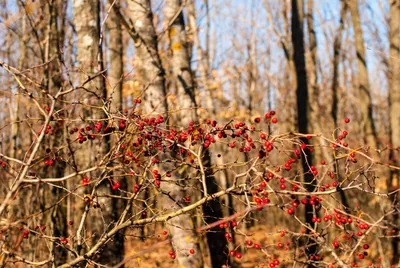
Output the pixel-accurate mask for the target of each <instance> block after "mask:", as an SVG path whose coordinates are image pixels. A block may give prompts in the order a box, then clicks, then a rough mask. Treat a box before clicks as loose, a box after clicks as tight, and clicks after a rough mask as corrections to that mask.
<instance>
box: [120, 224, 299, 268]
mask: <svg viewBox="0 0 400 268" xmlns="http://www.w3.org/2000/svg"><path fill="white" fill-rule="evenodd" d="M266 229H267V228H266V227H265V226H260V225H258V226H256V227H252V228H250V229H249V230H247V231H246V233H247V235H248V237H247V238H245V236H243V235H240V232H239V233H236V236H235V245H236V247H237V251H239V252H242V253H243V257H242V258H241V259H240V260H239V259H236V258H234V257H233V258H231V267H243V268H250V267H252V268H254V267H269V266H268V265H269V263H270V262H271V261H273V260H274V259H275V258H278V259H279V261H280V263H281V264H284V263H285V259H284V258H282V256H291V255H292V253H293V252H291V247H290V245H289V247H288V248H287V249H285V247H286V243H288V242H289V243H292V242H291V241H290V240H289V239H290V238H288V237H287V236H286V237H282V236H281V234H280V232H279V230H275V232H274V233H275V234H273V235H271V233H269V234H267V233H266V232H265V230H266ZM270 231H271V230H270ZM155 233H156V234H155V235H153V236H152V238H149V239H146V240H145V241H142V242H138V241H140V239H137V238H135V239H129V238H128V242H127V243H126V251H125V252H126V257H125V260H124V261H125V267H127V268H134V267H135V268H136V267H141V268H153V267H160V268H180V267H179V265H178V264H177V262H176V261H175V260H173V259H171V258H170V256H169V251H170V250H171V246H170V244H169V241H168V238H167V237H166V236H165V235H163V234H162V230H158V232H155ZM132 235H134V236H138V233H136V234H132ZM246 240H251V241H252V242H253V243H259V244H261V245H262V247H263V249H262V250H260V249H254V248H253V247H252V246H251V247H247V246H246ZM278 243H282V244H283V248H279V247H278V246H277V245H278ZM230 248H234V246H233V244H232V243H230ZM204 259H205V260H206V263H207V262H209V256H204ZM204 267H209V266H208V265H205V266H204ZM279 267H284V265H280V266H279Z"/></svg>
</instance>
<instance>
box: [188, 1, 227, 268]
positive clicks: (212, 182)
mask: <svg viewBox="0 0 400 268" xmlns="http://www.w3.org/2000/svg"><path fill="white" fill-rule="evenodd" d="M188 21H189V26H190V30H191V32H192V38H193V40H194V45H195V47H196V53H197V61H198V66H199V73H200V78H199V80H200V82H201V85H202V87H203V90H204V94H205V99H206V100H205V102H206V108H207V112H208V116H213V117H214V118H216V108H215V103H214V101H213V98H212V93H211V92H210V86H209V85H210V83H209V80H208V73H209V66H208V65H207V62H208V61H207V60H204V54H205V53H204V51H203V49H202V47H201V44H200V39H199V34H198V29H197V17H196V8H195V1H194V0H190V1H189V4H188ZM215 150H218V151H219V150H222V148H221V147H219V145H217V146H216V149H214V148H213V149H211V150H206V151H205V155H204V158H203V159H204V166H205V167H206V173H207V174H206V175H207V192H208V194H212V193H215V192H217V191H218V189H219V185H218V184H217V182H216V177H215V176H212V175H210V174H212V173H213V171H212V169H211V165H212V163H214V164H216V165H217V166H220V167H221V166H223V164H224V163H223V158H222V157H216V155H217V153H215ZM219 176H220V177H219V179H220V181H221V182H222V183H221V184H225V185H226V186H227V187H228V180H227V174H226V173H225V172H219ZM225 203H226V204H229V203H231V202H230V200H225ZM203 212H204V215H205V216H204V220H205V222H206V223H207V224H211V223H213V222H215V221H217V220H219V219H221V218H222V217H223V212H222V207H221V204H220V200H212V201H210V202H209V203H207V204H204V205H203ZM207 243H208V248H209V250H210V255H211V264H212V267H221V266H222V265H225V264H226V263H227V262H228V261H229V258H228V257H227V256H228V252H227V246H226V239H225V237H224V233H223V232H221V231H220V230H219V228H213V229H211V230H210V231H209V232H207Z"/></svg>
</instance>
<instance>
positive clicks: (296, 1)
mask: <svg viewBox="0 0 400 268" xmlns="http://www.w3.org/2000/svg"><path fill="white" fill-rule="evenodd" d="M302 14H303V1H302V0H292V42H293V51H294V54H293V59H294V63H295V68H296V81H297V88H296V96H297V121H298V129H299V132H300V133H308V130H309V128H308V116H307V115H308V109H309V105H308V81H307V72H306V63H305V55H304V53H305V49H304V37H303V27H302V24H303V16H302ZM301 140H302V142H303V143H305V144H307V145H308V139H306V138H302V139H301ZM311 165H312V157H311V155H310V154H309V151H308V150H307V149H306V150H305V156H303V158H302V167H303V172H304V183H306V188H307V190H308V191H309V192H313V191H314V189H315V186H314V185H313V184H312V181H313V175H312V174H311V173H310V172H309V166H311ZM313 217H314V209H313V206H312V205H310V204H309V203H307V204H306V208H305V218H306V224H308V225H309V226H310V227H312V226H313V225H314V224H313V222H312V218H313ZM308 232H309V231H308ZM316 250H317V246H316V245H315V243H314V242H312V241H310V242H309V244H308V245H307V246H306V254H307V256H310V255H312V254H315V253H316ZM310 267H313V265H310Z"/></svg>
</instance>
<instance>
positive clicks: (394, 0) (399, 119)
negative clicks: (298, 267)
mask: <svg viewBox="0 0 400 268" xmlns="http://www.w3.org/2000/svg"><path fill="white" fill-rule="evenodd" d="M399 21H400V1H399V0H390V21H389V42H390V48H389V56H390V57H389V116H390V139H391V144H392V148H393V149H392V150H391V151H390V158H391V162H392V163H391V164H392V165H396V166H399V165H400V160H399V159H400V113H399V111H400V52H399V49H400V37H399V35H400V26H399ZM399 180H400V173H399V171H398V170H391V173H390V181H389V184H388V188H389V191H394V190H396V189H397V188H398V185H399ZM396 198H398V197H396V195H393V198H392V202H393V204H394V205H397V204H398V203H399V201H398V199H396ZM393 224H394V225H395V226H398V225H399V214H398V213H395V214H393ZM396 231H397V232H398V231H399V228H396ZM399 244H400V239H399V237H395V238H393V239H392V250H393V258H392V264H398V263H399V260H400V255H399V254H398V252H399Z"/></svg>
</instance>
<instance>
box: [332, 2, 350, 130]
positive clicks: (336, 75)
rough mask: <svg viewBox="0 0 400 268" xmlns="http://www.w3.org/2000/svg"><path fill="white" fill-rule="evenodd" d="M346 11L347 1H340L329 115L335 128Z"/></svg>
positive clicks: (334, 45)
mask: <svg viewBox="0 0 400 268" xmlns="http://www.w3.org/2000/svg"><path fill="white" fill-rule="evenodd" d="M346 13H347V3H346V1H342V6H341V8H340V22H339V28H338V30H337V33H336V36H335V40H334V43H333V63H332V65H333V76H332V107H331V116H332V118H333V123H334V126H335V128H337V127H338V103H339V62H340V54H341V49H342V35H343V30H344V26H345V23H344V22H345V16H346Z"/></svg>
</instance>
